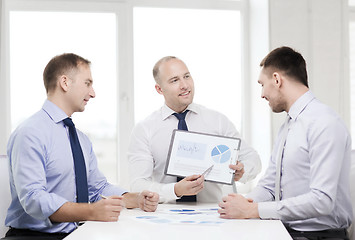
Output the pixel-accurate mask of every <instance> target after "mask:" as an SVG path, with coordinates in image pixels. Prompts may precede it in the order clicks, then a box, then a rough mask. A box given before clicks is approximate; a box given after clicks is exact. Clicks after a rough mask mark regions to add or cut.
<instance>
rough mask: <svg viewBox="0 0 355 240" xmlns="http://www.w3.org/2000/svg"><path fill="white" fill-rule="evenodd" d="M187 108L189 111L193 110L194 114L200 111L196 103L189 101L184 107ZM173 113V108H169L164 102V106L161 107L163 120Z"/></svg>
mask: <svg viewBox="0 0 355 240" xmlns="http://www.w3.org/2000/svg"><path fill="white" fill-rule="evenodd" d="M186 109H187V110H189V111H190V112H194V113H196V114H199V113H200V108H199V106H198V105H197V104H195V103H191V104H190V105H189V106H187V108H186ZM173 113H175V111H174V110H172V109H171V108H169V107H168V106H167V105H166V104H165V103H164V106H163V107H162V109H161V118H162V120H163V121H164V120H165V119H167V118H168V117H169V116H171V115H172V114H173Z"/></svg>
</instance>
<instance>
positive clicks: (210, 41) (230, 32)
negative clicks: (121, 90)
mask: <svg viewBox="0 0 355 240" xmlns="http://www.w3.org/2000/svg"><path fill="white" fill-rule="evenodd" d="M240 26H241V23H240V12H239V11H232V10H201V9H171V8H145V7H136V8H134V69H135V70H134V94H135V99H134V101H135V121H136V122H138V121H140V120H143V119H144V118H145V117H147V116H148V115H149V114H150V113H152V112H153V111H155V110H157V109H158V108H160V107H161V106H162V104H163V102H164V99H163V97H162V96H161V95H159V94H158V93H157V92H156V90H155V88H154V85H155V82H154V79H153V75H152V69H153V66H154V64H155V63H156V62H157V61H158V60H159V59H160V58H162V57H164V56H170V55H172V56H176V57H178V58H180V59H181V60H183V61H184V62H185V63H186V65H187V67H188V68H189V70H190V72H191V75H192V77H193V79H194V81H195V89H196V90H195V92H196V93H195V99H194V102H196V103H199V104H202V105H204V106H206V107H208V108H212V109H215V110H218V111H220V112H222V113H224V114H225V115H226V116H227V117H228V118H229V119H230V120H231V121H232V122H233V123H234V124H235V126H236V127H237V128H238V130H241V129H240V127H241V104H242V103H241V99H242V97H241V27H240Z"/></svg>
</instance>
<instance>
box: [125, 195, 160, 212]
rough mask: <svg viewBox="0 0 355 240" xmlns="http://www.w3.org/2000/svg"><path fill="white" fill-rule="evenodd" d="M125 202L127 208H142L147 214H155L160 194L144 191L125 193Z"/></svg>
mask: <svg viewBox="0 0 355 240" xmlns="http://www.w3.org/2000/svg"><path fill="white" fill-rule="evenodd" d="M123 201H124V203H125V207H126V208H140V209H142V210H144V211H146V212H154V211H155V210H156V209H157V206H158V201H159V194H158V193H155V192H150V191H147V190H144V191H143V192H141V193H138V192H134V193H130V192H127V193H124V194H123Z"/></svg>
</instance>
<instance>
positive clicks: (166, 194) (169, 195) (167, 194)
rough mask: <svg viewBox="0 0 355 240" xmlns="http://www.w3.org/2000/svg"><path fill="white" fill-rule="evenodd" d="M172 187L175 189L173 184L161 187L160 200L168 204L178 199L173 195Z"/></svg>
mask: <svg viewBox="0 0 355 240" xmlns="http://www.w3.org/2000/svg"><path fill="white" fill-rule="evenodd" d="M174 187H175V183H167V184H164V186H163V187H162V192H163V196H161V197H163V199H162V200H163V201H164V202H169V201H172V200H176V199H178V198H179V197H177V196H176V195H175V190H174Z"/></svg>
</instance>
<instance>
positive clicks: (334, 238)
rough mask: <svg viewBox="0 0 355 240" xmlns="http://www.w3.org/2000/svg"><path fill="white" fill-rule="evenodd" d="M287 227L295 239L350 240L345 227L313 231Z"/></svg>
mask: <svg viewBox="0 0 355 240" xmlns="http://www.w3.org/2000/svg"><path fill="white" fill-rule="evenodd" d="M286 229H287V231H288V233H289V234H290V235H291V237H292V239H294V240H323V239H328V240H349V235H348V231H347V230H346V229H345V228H340V229H329V230H323V231H311V232H308V231H307V232H306V231H296V230H293V229H292V228H289V227H286Z"/></svg>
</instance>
